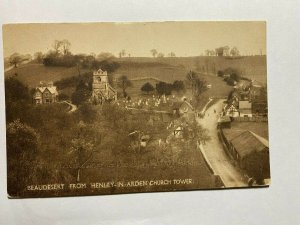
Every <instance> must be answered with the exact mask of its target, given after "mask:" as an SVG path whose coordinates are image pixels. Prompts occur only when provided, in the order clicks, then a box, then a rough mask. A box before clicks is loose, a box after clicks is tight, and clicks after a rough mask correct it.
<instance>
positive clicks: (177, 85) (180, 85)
mask: <svg viewBox="0 0 300 225" xmlns="http://www.w3.org/2000/svg"><path fill="white" fill-rule="evenodd" d="M173 90H174V91H177V92H179V91H185V85H184V82H183V81H182V80H175V81H174V82H173Z"/></svg>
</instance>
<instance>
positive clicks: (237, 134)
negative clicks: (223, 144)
mask: <svg viewBox="0 0 300 225" xmlns="http://www.w3.org/2000/svg"><path fill="white" fill-rule="evenodd" d="M223 132H224V135H225V137H226V139H227V140H228V141H229V142H231V144H232V145H233V146H234V148H235V150H236V151H237V153H238V154H239V155H240V157H241V158H243V157H245V156H247V155H249V154H251V153H255V152H260V151H269V142H268V140H266V139H264V138H263V137H261V136H259V135H257V134H255V133H253V132H251V131H248V130H234V129H233V130H232V129H224V130H223Z"/></svg>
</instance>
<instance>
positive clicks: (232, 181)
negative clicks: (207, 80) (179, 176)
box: [197, 99, 247, 187]
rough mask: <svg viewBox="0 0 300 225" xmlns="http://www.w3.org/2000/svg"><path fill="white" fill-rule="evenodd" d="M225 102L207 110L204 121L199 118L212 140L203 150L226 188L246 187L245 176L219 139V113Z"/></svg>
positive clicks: (220, 101)
mask: <svg viewBox="0 0 300 225" xmlns="http://www.w3.org/2000/svg"><path fill="white" fill-rule="evenodd" d="M223 101H224V99H223V100H222V99H221V100H219V101H218V102H216V103H215V104H214V105H212V106H211V107H210V108H209V109H207V111H206V113H205V116H204V118H203V119H200V118H197V121H198V122H199V123H200V124H201V125H202V126H203V127H205V128H206V129H208V131H209V135H210V137H211V140H210V141H209V142H208V143H206V145H204V146H203V150H204V152H205V154H206V156H207V158H208V160H209V163H210V165H211V167H212V169H213V170H214V172H215V173H216V174H218V175H219V176H220V177H221V178H222V180H223V182H224V184H225V187H244V186H247V183H245V181H244V180H243V175H242V174H240V172H239V170H238V168H236V167H235V166H234V165H233V164H232V162H231V159H230V158H229V157H228V155H227V154H226V153H225V151H224V149H223V146H222V144H221V143H220V141H219V138H218V133H217V120H218V113H220V112H221V111H222V106H223ZM214 110H216V113H214Z"/></svg>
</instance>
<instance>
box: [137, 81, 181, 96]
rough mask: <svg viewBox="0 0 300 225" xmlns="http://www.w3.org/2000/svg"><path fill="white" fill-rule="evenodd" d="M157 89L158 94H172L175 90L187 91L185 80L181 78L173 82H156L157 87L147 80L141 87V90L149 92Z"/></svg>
mask: <svg viewBox="0 0 300 225" xmlns="http://www.w3.org/2000/svg"><path fill="white" fill-rule="evenodd" d="M154 90H156V92H157V94H159V95H170V94H171V93H172V92H173V91H176V92H181V91H182V92H184V91H185V85H184V82H183V81H181V80H175V81H174V82H173V83H166V82H163V81H160V82H159V83H157V84H156V86H155V88H154V86H153V85H152V84H151V83H149V82H147V83H145V84H144V85H143V86H142V87H141V91H143V92H146V93H147V94H149V92H152V91H154Z"/></svg>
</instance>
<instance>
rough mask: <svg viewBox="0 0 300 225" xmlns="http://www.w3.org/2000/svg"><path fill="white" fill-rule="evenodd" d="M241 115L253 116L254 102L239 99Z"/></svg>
mask: <svg viewBox="0 0 300 225" xmlns="http://www.w3.org/2000/svg"><path fill="white" fill-rule="evenodd" d="M239 112H240V117H252V103H251V102H249V101H239Z"/></svg>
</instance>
